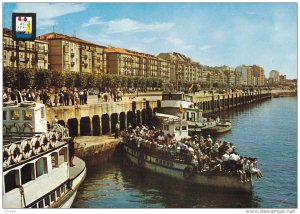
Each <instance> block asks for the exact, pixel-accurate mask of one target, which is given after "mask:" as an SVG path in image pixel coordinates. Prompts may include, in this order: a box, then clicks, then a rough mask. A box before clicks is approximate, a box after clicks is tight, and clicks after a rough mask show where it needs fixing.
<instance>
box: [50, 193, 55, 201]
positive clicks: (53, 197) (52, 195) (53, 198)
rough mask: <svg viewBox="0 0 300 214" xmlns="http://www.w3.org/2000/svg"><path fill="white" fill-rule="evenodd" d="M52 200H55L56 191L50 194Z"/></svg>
mask: <svg viewBox="0 0 300 214" xmlns="http://www.w3.org/2000/svg"><path fill="white" fill-rule="evenodd" d="M50 199H51V202H53V201H55V192H52V193H51V195H50Z"/></svg>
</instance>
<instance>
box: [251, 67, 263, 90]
mask: <svg viewBox="0 0 300 214" xmlns="http://www.w3.org/2000/svg"><path fill="white" fill-rule="evenodd" d="M251 67H252V70H253V85H255V86H263V85H264V84H265V73H264V69H263V68H262V67H260V66H258V65H253V66H251Z"/></svg>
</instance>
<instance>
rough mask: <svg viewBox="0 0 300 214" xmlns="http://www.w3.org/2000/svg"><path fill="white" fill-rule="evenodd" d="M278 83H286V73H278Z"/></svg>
mask: <svg viewBox="0 0 300 214" xmlns="http://www.w3.org/2000/svg"><path fill="white" fill-rule="evenodd" d="M279 83H280V84H286V75H279Z"/></svg>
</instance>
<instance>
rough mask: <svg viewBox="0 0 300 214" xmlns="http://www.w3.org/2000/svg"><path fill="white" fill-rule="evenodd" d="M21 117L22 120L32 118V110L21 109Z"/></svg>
mask: <svg viewBox="0 0 300 214" xmlns="http://www.w3.org/2000/svg"><path fill="white" fill-rule="evenodd" d="M23 119H24V120H32V111H31V110H25V111H23Z"/></svg>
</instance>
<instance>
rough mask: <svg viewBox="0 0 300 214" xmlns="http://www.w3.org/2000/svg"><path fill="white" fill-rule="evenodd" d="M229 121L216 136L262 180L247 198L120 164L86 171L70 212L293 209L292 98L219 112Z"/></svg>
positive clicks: (294, 139)
mask: <svg viewBox="0 0 300 214" xmlns="http://www.w3.org/2000/svg"><path fill="white" fill-rule="evenodd" d="M220 117H221V118H223V119H228V120H230V121H231V122H232V123H233V128H232V130H231V131H230V132H229V133H226V134H223V135H222V136H219V139H220V140H222V141H229V142H232V143H233V144H234V145H236V146H237V148H238V151H239V153H240V154H241V155H244V156H251V157H257V158H258V160H259V167H260V168H261V170H262V172H263V175H264V177H263V178H262V179H254V189H253V193H252V194H241V193H235V192H231V191H228V190H222V189H212V188H205V187H201V186H195V185H192V184H187V183H184V182H180V181H177V180H173V179H170V178H168V177H163V176H160V175H157V174H153V173H150V172H148V171H144V170H140V169H137V168H135V167H129V166H128V165H124V164H123V161H122V159H116V160H114V161H111V162H109V163H106V164H103V165H99V166H98V167H95V168H89V169H88V173H87V177H86V179H85V181H84V183H83V184H82V185H81V186H80V188H79V190H78V193H77V196H76V199H75V201H74V203H73V205H72V207H74V208H75V207H76V208H164V207H167V208H297V98H296V97H283V98H273V99H270V100H267V101H263V102H261V103H256V104H251V105H249V106H246V107H240V108H237V109H233V110H229V111H226V112H222V113H220Z"/></svg>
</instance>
